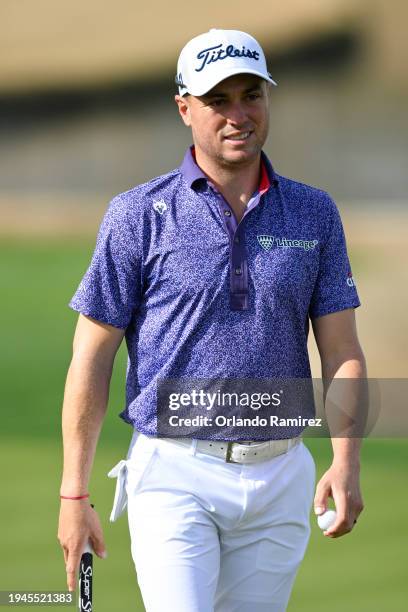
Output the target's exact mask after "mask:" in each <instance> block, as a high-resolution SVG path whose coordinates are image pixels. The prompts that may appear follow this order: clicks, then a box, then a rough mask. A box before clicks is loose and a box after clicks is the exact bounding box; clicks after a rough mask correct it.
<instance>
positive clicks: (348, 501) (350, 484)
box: [314, 462, 364, 538]
mask: <svg viewBox="0 0 408 612" xmlns="http://www.w3.org/2000/svg"><path fill="white" fill-rule="evenodd" d="M329 497H331V498H332V499H333V501H334V503H335V506H336V512H337V518H336V521H335V523H333V525H332V526H331V527H330V528H329V529H327V530H326V531H324V535H325V536H327V537H330V538H339V537H340V536H342V535H345V534H346V533H349V532H350V531H351V530H352V529H353V527H354V525H355V523H356V522H357V518H358V517H359V515H360V513H361V512H362V510H363V508H364V504H363V499H362V497H361V491H360V466H359V465H358V464H357V465H356V464H354V463H347V462H345V463H335V462H333V463H332V465H331V466H330V468H329V469H328V470H327V472H325V474H323V476H322V478H321V479H320V480H319V482H318V484H317V487H316V494H315V498H314V508H315V513H316V514H317V515H319V514H323V512H326V510H327V501H328V498H329Z"/></svg>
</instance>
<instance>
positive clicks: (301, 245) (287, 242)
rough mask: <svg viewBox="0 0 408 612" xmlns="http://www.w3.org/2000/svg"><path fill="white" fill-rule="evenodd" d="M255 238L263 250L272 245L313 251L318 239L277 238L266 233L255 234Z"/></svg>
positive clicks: (267, 249)
mask: <svg viewBox="0 0 408 612" xmlns="http://www.w3.org/2000/svg"><path fill="white" fill-rule="evenodd" d="M257 239H258V242H259V244H260V245H261V247H262V248H263V249H264V250H265V251H270V250H271V248H272V247H273V245H275V246H276V247H278V248H281V249H303V250H304V251H313V249H315V248H316V246H317V245H318V244H319V241H318V240H303V239H295V240H294V239H289V238H277V237H276V236H269V235H267V234H260V235H258V236H257Z"/></svg>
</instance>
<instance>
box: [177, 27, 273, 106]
mask: <svg viewBox="0 0 408 612" xmlns="http://www.w3.org/2000/svg"><path fill="white" fill-rule="evenodd" d="M234 74H255V75H257V76H259V77H261V78H262V79H265V81H268V82H269V83H272V85H276V84H277V83H275V81H273V80H272V78H271V76H270V74H269V72H268V69H267V66H266V60H265V55H264V52H263V50H262V47H261V46H260V44H259V43H258V42H257V41H256V40H255V38H253V36H250V35H249V34H246V33H245V32H240V31H239V30H217V29H215V28H213V29H212V30H210V31H209V32H205V34H200V35H199V36H196V37H195V38H192V39H191V40H190V41H189V42H188V43H187V44H186V45H185V47H183V49H182V50H181V53H180V56H179V59H178V62H177V76H176V79H175V80H176V83H177V85H178V86H179V93H180V95H181V96H183V95H184V94H186V93H189V94H191V95H193V96H202V95H204V94H205V93H207V92H208V91H210V89H212V88H213V87H215V85H217V83H220V81H223V80H224V79H227V78H228V77H230V76H233V75H234Z"/></svg>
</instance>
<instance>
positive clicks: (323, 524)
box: [317, 510, 337, 531]
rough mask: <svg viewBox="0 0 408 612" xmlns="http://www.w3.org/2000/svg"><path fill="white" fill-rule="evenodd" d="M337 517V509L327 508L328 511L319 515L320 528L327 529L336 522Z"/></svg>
mask: <svg viewBox="0 0 408 612" xmlns="http://www.w3.org/2000/svg"><path fill="white" fill-rule="evenodd" d="M336 517H337V513H336V511H335V510H326V512H323V514H319V516H318V517H317V524H318V525H319V527H320V529H322V530H323V531H326V530H327V529H328V528H329V527H331V526H332V525H333V524H334V522H335V520H336Z"/></svg>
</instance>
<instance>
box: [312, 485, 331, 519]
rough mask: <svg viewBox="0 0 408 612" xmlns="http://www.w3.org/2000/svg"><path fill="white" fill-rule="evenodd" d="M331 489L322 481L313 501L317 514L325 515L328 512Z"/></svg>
mask: <svg viewBox="0 0 408 612" xmlns="http://www.w3.org/2000/svg"><path fill="white" fill-rule="evenodd" d="M330 493H331V489H330V484H329V483H328V482H325V481H322V480H320V482H319V483H318V485H317V487H316V494H315V498H314V501H313V505H314V511H315V514H323V512H326V510H327V500H328V498H329V496H330Z"/></svg>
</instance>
